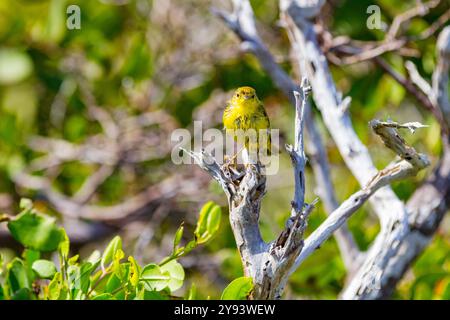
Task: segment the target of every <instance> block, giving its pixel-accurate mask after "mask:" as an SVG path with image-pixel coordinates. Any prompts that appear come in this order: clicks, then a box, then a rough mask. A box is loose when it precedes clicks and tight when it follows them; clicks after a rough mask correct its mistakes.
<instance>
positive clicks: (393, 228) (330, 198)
mask: <svg viewBox="0 0 450 320" xmlns="http://www.w3.org/2000/svg"><path fill="white" fill-rule="evenodd" d="M323 3H324V1H322V0H316V1H305V0H280V7H281V12H282V14H283V21H284V22H287V23H285V25H286V26H287V27H288V28H287V29H288V34H289V35H290V38H291V39H292V41H291V42H292V47H293V49H294V51H295V52H296V54H297V57H298V65H299V66H300V68H301V73H303V74H304V73H305V72H306V75H308V77H309V79H310V80H311V83H312V87H313V93H314V98H315V100H316V105H317V106H318V108H319V110H320V111H321V112H322V115H323V118H324V122H325V124H326V126H327V127H328V129H329V131H330V134H331V135H332V137H333V139H334V140H335V142H336V144H337V146H338V148H339V150H340V152H341V154H342V156H343V158H344V160H345V162H346V164H347V166H348V167H349V169H350V170H351V171H352V173H353V174H354V175H355V177H356V178H357V180H358V181H359V182H360V184H361V186H365V187H366V188H367V185H370V184H371V183H373V182H374V181H378V180H377V177H378V178H379V176H378V174H379V173H377V170H376V169H375V167H374V165H373V163H372V160H371V158H370V156H369V153H368V151H367V148H366V147H365V146H364V145H363V144H362V143H361V141H360V140H359V139H358V137H357V136H356V133H355V132H354V130H353V128H352V125H351V121H350V118H349V115H348V113H347V110H348V106H349V103H350V100H349V98H345V99H342V96H341V94H340V93H339V92H337V90H336V87H335V84H334V82H333V80H332V77H331V73H330V72H329V69H328V65H327V62H326V58H325V56H324V54H323V52H322V51H321V49H320V46H319V45H318V40H317V36H316V34H315V32H316V30H315V29H314V27H313V25H312V22H311V20H312V18H313V17H315V16H316V15H317V14H318V13H319V12H320V9H321V7H322V5H323ZM233 4H234V12H233V14H231V15H229V14H227V13H224V12H219V13H218V15H219V16H220V17H221V18H222V19H223V20H224V21H225V22H226V23H227V25H228V26H229V27H230V28H231V29H232V30H233V31H234V32H235V33H236V34H237V35H238V36H239V37H240V38H241V40H242V41H243V42H244V45H243V48H244V49H246V50H249V51H251V52H253V53H254V54H255V56H256V57H257V58H258V59H259V60H260V62H261V65H262V66H263V67H264V69H265V70H266V71H267V73H268V74H269V75H270V76H271V77H272V79H273V80H274V82H275V83H276V84H277V86H278V87H279V88H280V89H281V90H283V91H284V92H285V93H286V91H287V94H286V95H287V96H288V97H289V98H290V101H291V102H293V97H292V95H290V92H291V91H292V87H293V86H292V82H289V81H288V79H289V77H288V76H287V75H286V74H285V73H284V72H283V71H282V70H281V69H280V68H279V67H278V66H277V65H276V63H275V60H274V59H273V58H272V57H271V55H270V53H269V51H268V50H267V48H266V47H265V46H264V45H263V43H262V41H261V39H260V38H259V36H258V35H257V32H256V28H255V27H254V25H255V24H254V16H253V12H252V10H251V6H250V4H249V3H248V1H245V0H242V1H239V0H235V1H233ZM243 7H245V10H242V8H243ZM236 17H239V18H236ZM444 18H445V17H444ZM444 18H442V19H439V24H436V23H435V24H433V28H432V29H433V30H434V31H433V33H434V32H435V31H436V30H437V29H436V26H437V27H439V26H441V25H442V21H444V20H443V19H444ZM446 19H447V18H446ZM249 25H250V26H253V28H249V29H248V30H249V31H250V32H246V31H247V29H246V28H247V27H248V26H249ZM249 34H252V35H254V36H255V37H254V38H253V37H252V36H249ZM254 39H256V41H253V40H254ZM245 42H251V43H252V44H253V45H249V44H245ZM254 44H256V45H254ZM261 48H263V49H261ZM250 49H251V50H250ZM258 50H260V52H257V51H258ZM394 50H396V49H394ZM444 67H445V64H444ZM274 70H275V71H274ZM442 70H445V68H444V69H442ZM441 75H442V74H441ZM289 80H290V79H289ZM442 81H443V80H440V82H442ZM444 81H445V80H444ZM413 82H414V80H413ZM282 83H285V84H287V86H286V87H284V88H283V87H282V86H280V84H282ZM414 83H415V82H414ZM411 88H412V87H411ZM411 88H410V89H411ZM434 88H436V86H434ZM441 88H443V87H441ZM418 100H419V99H418ZM419 101H420V100H419ZM430 106H431V104H430ZM430 106H429V107H430ZM433 107H434V106H433ZM306 111H308V110H306ZM433 114H434V115H435V116H436V114H435V112H433ZM305 117H306V118H307V119H308V120H307V123H306V126H307V130H308V134H309V138H310V139H311V140H312V141H314V140H315V138H316V137H318V138H319V140H320V136H318V133H317V130H311V126H308V124H309V123H310V122H311V121H309V114H306V115H305ZM438 120H439V121H440V119H438ZM311 123H313V122H311ZM409 125H410V124H409ZM389 126H391V124H389V125H388V124H386V123H385V127H386V128H389ZM312 128H313V129H314V128H315V127H314V126H312ZM315 134H316V135H315ZM311 145H312V146H313V147H314V146H315V144H314V143H311V142H308V147H309V148H308V149H310V150H312V151H311V154H312V155H313V156H312V157H311V164H312V166H313V168H314V174H315V177H316V180H317V181H320V183H317V184H318V186H320V188H319V190H320V191H321V192H323V193H321V196H322V197H323V199H324V203H325V205H326V207H327V211H329V212H331V211H337V210H339V208H341V207H342V206H341V207H339V208H338V206H337V201H336V199H335V196H334V192H333V190H332V189H333V187H332V184H331V181H330V180H329V169H328V163H327V161H325V164H323V163H321V161H320V159H318V157H317V156H316V157H315V155H323V154H324V153H325V152H324V148H323V144H319V147H318V148H316V149H314V148H313V147H311ZM397 151H401V150H397ZM403 151H405V150H403ZM320 158H322V157H320ZM449 158H450V157H449ZM324 159H326V157H324ZM445 159H446V157H445V158H444V160H445ZM412 160H413V159H412ZM422 160H423V159H422ZM405 161H406V160H405ZM402 163H403V164H404V163H405V162H402ZM408 163H409V162H408ZM413 167H414V166H413ZM416 167H417V166H416ZM390 169H392V168H390ZM444 169H446V166H445V161H443V163H442V164H441V165H440V167H438V168H437V169H436V172H442V171H444V172H445V170H444ZM383 171H384V170H383ZM394 171H395V170H394ZM413 171H415V169H414V170H413V169H412V168H409V169H408V166H405V167H404V168H403V169H402V170H400V172H402V174H400V175H399V176H396V175H394V177H396V178H401V177H402V176H403V174H404V175H405V176H408V175H409V174H412V173H413ZM405 172H407V173H408V174H405ZM396 174H398V172H396ZM436 175H437V173H436ZM324 176H325V178H324ZM372 177H373V179H375V180H373V179H372ZM435 180H439V183H437V184H438V185H439V184H440V185H442V184H444V182H445V181H446V180H445V177H443V178H442V179H435ZM381 181H385V180H384V179H381ZM434 182H435V181H434V180H432V181H430V184H431V185H433V186H434ZM387 184H388V183H387ZM383 185H384V183H382V185H378V184H375V186H376V187H377V188H379V187H382V186H383ZM330 189H331V190H330ZM443 190H444V192H446V191H445V190H447V189H443ZM375 191H376V190H373V192H375ZM418 192H419V190H418ZM420 194H421V195H423V194H424V192H423V191H421V192H420ZM443 196H445V195H443ZM368 198H369V199H370V201H371V204H372V206H373V207H374V209H375V212H376V213H377V215H378V216H379V219H380V222H381V231H380V233H379V235H378V237H377V239H376V240H375V241H374V243H373V245H372V246H371V248H370V250H369V251H368V252H367V253H364V254H361V253H360V252H359V250H358V249H357V248H356V246H355V245H354V242H353V239H352V237H351V234H349V233H346V234H345V233H341V235H343V236H342V237H337V240H338V243H339V247H340V249H341V252H343V253H346V254H343V257H344V260H346V257H347V259H349V257H351V256H353V259H352V260H353V261H361V260H362V262H361V263H354V264H353V268H351V267H349V266H350V264H347V263H346V265H347V267H348V269H349V271H350V272H351V270H355V269H358V272H357V274H356V275H355V276H354V277H352V279H353V280H352V281H351V282H350V283H349V285H348V287H347V289H346V290H344V293H343V297H344V298H349V299H355V298H356V299H364V298H379V297H382V296H383V292H386V288H388V287H389V284H390V283H391V287H392V279H391V278H390V276H391V275H394V273H395V272H396V274H395V275H396V276H397V277H395V276H394V279H395V280H394V281H393V283H394V284H395V283H396V281H398V280H399V279H400V276H401V274H402V273H403V272H404V270H405V269H406V267H404V268H403V269H402V268H396V269H395V270H393V271H392V272H391V273H390V274H389V272H388V273H386V272H385V271H386V270H390V268H391V266H392V263H394V264H397V266H398V265H401V266H404V265H405V263H406V264H408V263H410V262H411V261H412V259H413V257H414V256H415V255H413V256H410V258H406V259H405V261H406V262H405V261H402V260H403V259H401V257H402V256H406V255H405V254H404V251H402V246H403V245H405V244H406V245H409V246H412V244H411V243H409V242H408V241H406V239H408V237H409V236H410V235H412V234H414V232H415V230H414V229H412V230H411V228H414V226H411V225H408V218H410V215H408V211H407V209H406V208H405V206H404V204H403V203H402V202H401V201H400V200H399V199H398V198H397V197H396V196H395V194H394V193H393V192H392V190H391V189H390V187H389V186H386V187H383V188H381V189H380V190H378V191H377V192H376V193H375V194H374V195H373V196H372V197H368ZM363 199H364V197H363ZM441 199H442V197H441ZM366 200H367V198H366ZM437 203H441V205H440V206H437V207H433V209H431V207H428V209H430V210H432V211H435V210H438V209H440V210H445V208H444V209H443V207H444V206H443V205H442V201H441V202H440V201H439V200H437ZM344 204H345V203H344ZM344 204H343V205H344ZM330 208H332V210H330ZM408 208H409V206H408ZM436 208H438V209H436ZM429 212H430V211H427V213H429ZM424 216H426V214H425V215H424ZM335 217H336V216H334V218H335ZM331 218H332V217H331V216H330V219H331ZM438 220H439V219H438ZM439 221H440V220H439ZM415 226H417V224H416V225H415ZM433 226H435V227H437V225H434V224H433ZM344 227H345V226H344ZM342 229H343V228H341V229H338V230H337V235H339V232H340V231H342ZM428 229H430V228H428ZM319 231H320V229H319ZM315 234H316V235H317V234H320V233H315ZM346 235H349V237H348V238H346ZM340 239H341V240H342V241H339V240H340ZM310 240H314V238H311V239H308V240H306V241H308V247H309V246H311V248H312V247H314V245H311V244H309V243H314V242H313V241H312V242H309V241H310ZM319 242H320V241H319ZM399 243H400V245H399ZM346 244H348V245H349V246H348V248H353V249H354V251H355V254H353V255H351V254H349V253H348V252H351V251H352V250H346V249H345V247H346ZM423 247H424V245H423V246H417V250H415V252H416V253H418V252H420V251H421V250H422V249H421V248H423ZM344 251H345V252H344ZM307 255H308V251H307V250H306V249H304V250H302V253H301V254H300V256H299V261H300V263H301V261H303V260H302V259H304V258H301V257H306V256H307ZM408 261H409V262H408ZM293 269H295V267H294V268H293ZM400 269H401V270H403V271H401V272H399V271H398V270H400ZM291 272H292V270H291ZM386 279H387V280H386ZM355 284H356V285H355ZM358 284H359V285H360V287H359V289H357V290H356V291H355V290H353V291H352V290H351V289H349V288H357V287H358Z"/></svg>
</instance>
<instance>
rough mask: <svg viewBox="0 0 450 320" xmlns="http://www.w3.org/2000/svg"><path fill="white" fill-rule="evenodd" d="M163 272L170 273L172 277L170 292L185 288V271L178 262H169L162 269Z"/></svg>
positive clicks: (169, 284)
mask: <svg viewBox="0 0 450 320" xmlns="http://www.w3.org/2000/svg"><path fill="white" fill-rule="evenodd" d="M160 269H161V272H162V273H165V272H168V273H169V275H170V280H169V283H168V284H167V286H168V287H169V289H170V291H172V292H173V291H175V290H178V289H179V288H181V287H182V286H183V281H184V269H183V266H182V265H181V264H179V263H178V262H177V261H176V260H172V261H169V262H168V263H166V264H165V265H163V266H161V267H160Z"/></svg>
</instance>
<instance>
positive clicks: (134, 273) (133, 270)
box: [128, 256, 141, 287]
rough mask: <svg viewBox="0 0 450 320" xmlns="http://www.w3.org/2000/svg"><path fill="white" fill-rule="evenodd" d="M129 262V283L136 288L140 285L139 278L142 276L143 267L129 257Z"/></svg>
mask: <svg viewBox="0 0 450 320" xmlns="http://www.w3.org/2000/svg"><path fill="white" fill-rule="evenodd" d="M128 261H129V262H130V273H129V281H130V283H131V285H133V286H134V287H135V286H137V284H138V283H139V277H140V274H141V267H140V266H139V264H138V263H137V261H136V260H135V259H134V258H133V257H131V256H130V257H128Z"/></svg>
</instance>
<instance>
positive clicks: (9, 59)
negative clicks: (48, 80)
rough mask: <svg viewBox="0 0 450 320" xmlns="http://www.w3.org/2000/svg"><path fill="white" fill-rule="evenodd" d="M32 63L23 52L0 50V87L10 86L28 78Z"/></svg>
mask: <svg viewBox="0 0 450 320" xmlns="http://www.w3.org/2000/svg"><path fill="white" fill-rule="evenodd" d="M32 71H33V62H32V60H31V58H30V57H29V56H28V54H26V53H25V52H22V51H20V50H18V49H1V50H0V85H10V84H14V83H17V82H20V81H22V80H24V79H25V78H27V77H29V76H30V74H31V72H32Z"/></svg>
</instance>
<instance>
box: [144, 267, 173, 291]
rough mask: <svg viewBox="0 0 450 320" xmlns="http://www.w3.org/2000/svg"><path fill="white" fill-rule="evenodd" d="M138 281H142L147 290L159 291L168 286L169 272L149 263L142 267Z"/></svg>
mask: <svg viewBox="0 0 450 320" xmlns="http://www.w3.org/2000/svg"><path fill="white" fill-rule="evenodd" d="M139 280H140V281H143V282H144V286H145V289H146V290H148V291H153V290H156V291H161V290H163V289H164V288H165V287H167V286H168V284H169V281H170V275H169V272H167V271H166V272H162V271H161V268H160V267H159V266H158V265H156V264H153V263H152V264H149V265H146V266H145V267H144V269H142V272H141V278H140V279H139Z"/></svg>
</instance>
